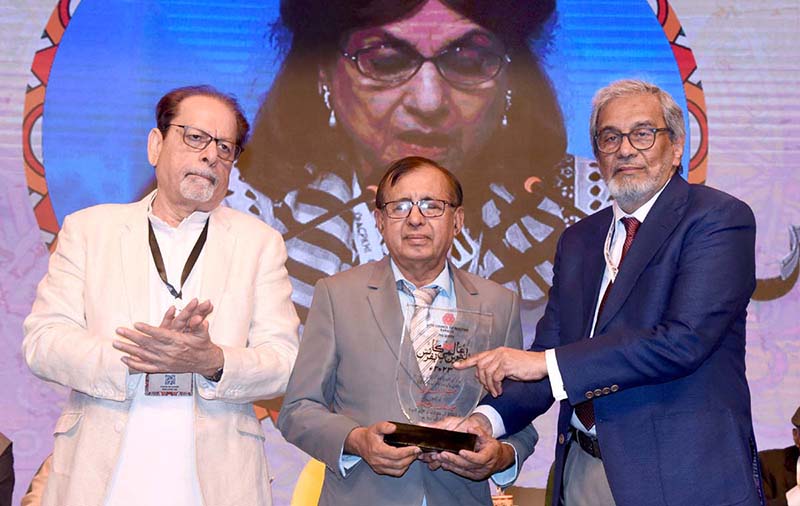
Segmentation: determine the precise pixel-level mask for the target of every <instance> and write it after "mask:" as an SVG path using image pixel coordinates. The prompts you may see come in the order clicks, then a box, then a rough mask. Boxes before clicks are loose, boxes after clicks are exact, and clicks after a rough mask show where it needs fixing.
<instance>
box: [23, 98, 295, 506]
mask: <svg viewBox="0 0 800 506" xmlns="http://www.w3.org/2000/svg"><path fill="white" fill-rule="evenodd" d="M156 117H157V122H158V128H154V129H153V130H152V131H151V132H150V136H149V138H148V157H149V159H150V162H151V164H153V165H154V166H155V167H156V179H157V182H158V186H157V190H156V191H155V192H154V193H151V194H150V195H148V196H147V197H145V198H144V199H143V200H141V201H140V202H137V203H133V204H126V205H118V204H109V205H101V206H95V207H92V208H88V209H85V210H82V211H79V212H77V213H75V214H73V215H70V216H68V217H67V218H66V219H65V220H64V224H63V227H62V229H61V232H60V234H59V242H58V248H57V250H56V251H55V252H54V253H53V255H52V257H51V259H50V266H49V270H48V273H47V275H46V276H45V277H44V279H43V280H42V282H41V283H40V285H39V288H38V292H37V297H36V300H35V302H34V305H33V310H32V312H31V314H30V316H29V317H28V318H27V319H26V320H25V325H24V326H25V340H24V342H23V350H24V355H25V358H26V360H27V362H28V365H29V366H30V368H31V370H32V371H33V372H34V374H36V375H37V376H39V377H41V378H43V379H46V380H48V381H54V382H56V383H59V384H62V385H65V386H67V387H70V388H71V389H72V391H71V393H70V396H69V399H68V401H67V403H66V406H65V408H64V412H63V414H62V415H61V417H60V418H59V419H58V421H57V422H56V427H55V431H54V434H55V448H54V453H53V461H52V472H51V474H50V477H49V479H48V483H47V487H46V490H45V492H44V498H43V504H44V505H45V506H55V505H58V506H94V505H98V506H100V505H104V504H107V505H127V504H171V505H173V504H186V505H189V504H191V505H193V506H194V505H198V506H199V505H202V504H205V505H208V506H222V505H232V506H233V505H236V506H239V505H245V504H247V505H269V504H271V498H270V489H269V477H268V468H267V463H266V459H265V456H264V451H263V442H264V435H263V432H262V430H261V426H260V424H259V422H258V420H257V419H256V417H255V415H254V413H253V409H252V406H251V404H250V403H251V402H252V401H254V400H257V399H264V398H270V397H275V396H279V395H281V394H282V393H283V392H284V390H285V388H286V384H287V381H288V379H289V374H290V372H291V369H292V366H293V364H294V360H295V357H296V354H297V346H298V337H297V328H298V324H299V320H298V318H297V315H296V313H295V310H294V307H293V305H292V303H291V300H290V295H291V285H290V283H289V279H288V275H287V272H286V269H285V267H284V262H285V260H286V249H285V246H284V244H283V240H282V238H281V236H280V234H279V233H278V232H277V231H275V230H273V229H271V228H269V227H268V226H266V225H265V224H263V223H262V222H260V221H259V220H257V219H254V218H250V217H248V216H246V215H244V214H241V213H239V212H237V211H234V210H231V209H228V208H225V207H220V206H219V204H220V202H221V201H222V199H223V198H224V196H225V193H226V189H227V183H228V174H229V172H230V169H231V165H232V163H233V161H234V160H235V159H236V157H237V156H238V154H239V153H240V152H241V148H240V146H241V145H242V144H243V142H244V140H245V138H246V135H247V130H248V125H247V122H246V120H245V119H244V116H243V115H242V114H241V110H240V108H239V106H238V104H236V102H235V100H233V99H232V98H231V97H229V96H227V95H224V94H221V93H220V92H218V91H216V90H215V89H213V88H210V87H205V86H197V87H186V88H178V89H176V90H173V91H171V92H170V93H168V94H167V95H165V96H164V97H163V98H162V99H161V101H160V102H159V104H158V107H157V108H156ZM201 228H204V229H205V230H203V231H202V232H200V229H201ZM198 233H199V234H198ZM195 238H196V239H197V240H196V241H195ZM203 238H204V240H205V242H204V244H202V242H203V241H202V239H203ZM187 240H188V242H187ZM153 241H156V245H155V249H159V246H158V245H159V244H160V250H161V251H162V252H163V258H162V254H161V252H159V253H158V255H156V253H155V252H154V251H153V250H154V245H153ZM192 244H194V245H195V246H194V247H192ZM198 245H199V247H200V248H201V249H200V250H199V251H200V253H199V255H195V254H194V252H193V253H190V254H189V255H188V256H189V259H190V260H191V257H192V256H194V257H195V259H194V261H190V260H187V255H186V253H188V251H189V248H192V249H193V250H197V248H198ZM156 257H158V258H160V259H161V262H162V265H161V268H160V269H159V268H157V267H156V265H157V264H158V263H159V262H158V261H157V260H156ZM184 262H186V263H185V264H184ZM165 266H166V267H165ZM170 267H171V269H170ZM181 267H184V269H183V271H184V272H182V271H181ZM187 268H188V269H189V271H190V272H189V274H188V276H186V275H185V274H186V272H185V271H186V269H187ZM159 270H161V271H166V272H165V273H164V274H165V276H160V274H158V273H157V271H159ZM159 278H160V279H159ZM168 283H169V284H168ZM179 290H180V291H179ZM175 292H177V293H178V294H179V295H181V297H180V298H176V297H174V293H175ZM190 298H191V302H189V300H190ZM194 299H197V300H201V301H203V302H202V303H198V302H197V300H194ZM187 302H188V304H187ZM181 306H185V307H184V309H183V310H182V311H180V312H179V313H178V312H177V311H176V310H175V309H173V307H179V308H180V307H181ZM162 315H163V316H162ZM159 322H160V324H159ZM181 377H182V378H184V380H185V381H183V383H182V382H181V380H180V379H178V380H177V381H176V378H181ZM187 378H188V380H187ZM187 384H188V387H187V386H186V385H187ZM176 385H178V386H176ZM171 388H172V389H176V388H177V389H180V388H187V389H188V391H189V393H186V392H184V394H185V395H174V393H175V392H174V390H170V389H171ZM159 389H161V390H159ZM164 392H168V393H172V394H173V395H165V394H164ZM176 420H182V421H183V422H176ZM170 445H176V446H170ZM170 448H172V449H170ZM174 448H178V449H179V450H174ZM155 498H158V499H155Z"/></svg>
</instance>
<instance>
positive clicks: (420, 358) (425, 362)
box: [409, 287, 439, 383]
mask: <svg viewBox="0 0 800 506" xmlns="http://www.w3.org/2000/svg"><path fill="white" fill-rule="evenodd" d="M438 293H439V287H427V288H417V289H416V290H414V292H413V293H412V295H413V296H414V304H415V305H414V313H413V314H412V315H411V322H410V324H409V335H410V337H411V344H412V346H413V347H414V354H415V355H416V357H417V363H418V364H419V370H420V373H422V379H423V381H425V382H426V383H427V382H428V379H429V378H430V377H431V374H432V373H433V369H434V367H435V366H436V360H435V359H434V358H433V355H432V354H431V353H426V351H429V352H430V351H432V350H431V349H432V347H433V343H434V342H435V341H436V339H437V338H438V337H439V329H437V328H436V326H434V325H430V324H429V323H428V320H429V319H428V317H429V313H430V306H431V304H432V303H433V299H435V298H436V295H437V294H438Z"/></svg>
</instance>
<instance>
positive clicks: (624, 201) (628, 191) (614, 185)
mask: <svg viewBox="0 0 800 506" xmlns="http://www.w3.org/2000/svg"><path fill="white" fill-rule="evenodd" d="M657 190H658V180H657V179H656V178H648V179H646V180H644V181H641V182H637V181H632V180H628V179H627V178H624V177H622V178H614V177H612V178H611V180H610V181H608V191H609V193H611V196H612V197H614V200H616V201H617V204H619V205H620V207H622V208H628V207H631V206H633V205H634V204H637V203H638V204H640V203H641V201H642V199H644V198H645V197H647V196H648V195H651V194H653V193H655V192H656V191H657Z"/></svg>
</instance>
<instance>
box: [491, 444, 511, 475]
mask: <svg viewBox="0 0 800 506" xmlns="http://www.w3.org/2000/svg"><path fill="white" fill-rule="evenodd" d="M516 455H517V452H516V450H515V449H514V447H513V446H512V445H511V443H506V442H503V441H501V442H500V458H499V459H498V462H497V465H498V467H497V469H495V471H494V473H499V472H500V471H505V470H506V469H508V468H509V467H511V466H513V465H514V463H515V462H516V461H517V456H516ZM494 473H492V474H494Z"/></svg>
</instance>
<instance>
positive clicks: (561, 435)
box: [558, 434, 564, 445]
mask: <svg viewBox="0 0 800 506" xmlns="http://www.w3.org/2000/svg"><path fill="white" fill-rule="evenodd" d="M558 444H560V445H563V444H564V434H559V435H558Z"/></svg>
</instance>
